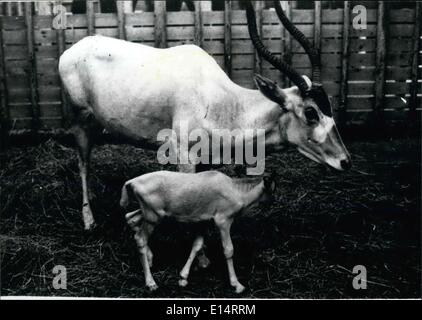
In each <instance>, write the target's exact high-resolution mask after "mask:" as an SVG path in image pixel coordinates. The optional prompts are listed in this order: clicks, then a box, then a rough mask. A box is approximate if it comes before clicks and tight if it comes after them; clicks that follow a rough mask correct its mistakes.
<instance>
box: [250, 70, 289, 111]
mask: <svg viewBox="0 0 422 320" xmlns="http://www.w3.org/2000/svg"><path fill="white" fill-rule="evenodd" d="M254 80H255V84H256V86H257V87H258V89H259V91H261V93H262V94H263V95H264V96H266V97H267V98H268V99H270V100H271V101H274V102H275V103H278V104H279V105H280V106H284V103H285V102H286V98H287V96H286V94H285V93H284V91H283V89H281V88H280V87H279V86H278V85H277V83H276V82H274V81H272V80H270V79H268V78H265V77H263V76H261V75H259V74H255V77H254Z"/></svg>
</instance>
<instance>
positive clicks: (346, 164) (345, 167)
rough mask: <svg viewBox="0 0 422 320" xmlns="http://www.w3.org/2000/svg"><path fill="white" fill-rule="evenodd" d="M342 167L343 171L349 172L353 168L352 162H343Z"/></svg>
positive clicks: (341, 162) (346, 160) (347, 160)
mask: <svg viewBox="0 0 422 320" xmlns="http://www.w3.org/2000/svg"><path fill="white" fill-rule="evenodd" d="M340 166H341V168H342V169H343V170H349V169H350V168H351V167H352V162H351V161H350V160H349V159H345V160H341V161H340Z"/></svg>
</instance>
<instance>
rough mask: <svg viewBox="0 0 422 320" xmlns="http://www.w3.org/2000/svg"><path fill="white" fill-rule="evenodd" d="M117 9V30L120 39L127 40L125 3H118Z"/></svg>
mask: <svg viewBox="0 0 422 320" xmlns="http://www.w3.org/2000/svg"><path fill="white" fill-rule="evenodd" d="M116 7H117V28H118V30H119V39H122V40H126V27H125V26H126V15H125V2H124V1H116Z"/></svg>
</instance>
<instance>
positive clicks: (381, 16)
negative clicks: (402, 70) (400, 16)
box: [374, 1, 387, 123]
mask: <svg viewBox="0 0 422 320" xmlns="http://www.w3.org/2000/svg"><path fill="white" fill-rule="evenodd" d="M385 6H386V4H385V3H384V1H378V14H377V51H376V70H375V104H374V116H375V119H374V120H376V121H377V122H380V123H381V122H382V118H381V117H382V104H383V100H384V87H385V58H386V47H387V46H386V23H385V22H386V21H385V16H386V15H385Z"/></svg>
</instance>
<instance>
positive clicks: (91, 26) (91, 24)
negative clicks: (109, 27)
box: [86, 0, 95, 36]
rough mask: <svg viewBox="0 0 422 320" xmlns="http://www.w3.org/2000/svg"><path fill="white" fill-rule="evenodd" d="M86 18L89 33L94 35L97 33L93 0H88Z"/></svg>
mask: <svg viewBox="0 0 422 320" xmlns="http://www.w3.org/2000/svg"><path fill="white" fill-rule="evenodd" d="M86 18H87V19H88V35H89V36H92V35H94V34H95V13H94V1H93V0H88V1H87V2H86Z"/></svg>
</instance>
